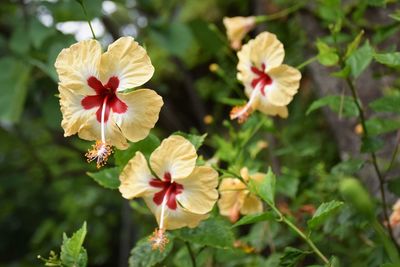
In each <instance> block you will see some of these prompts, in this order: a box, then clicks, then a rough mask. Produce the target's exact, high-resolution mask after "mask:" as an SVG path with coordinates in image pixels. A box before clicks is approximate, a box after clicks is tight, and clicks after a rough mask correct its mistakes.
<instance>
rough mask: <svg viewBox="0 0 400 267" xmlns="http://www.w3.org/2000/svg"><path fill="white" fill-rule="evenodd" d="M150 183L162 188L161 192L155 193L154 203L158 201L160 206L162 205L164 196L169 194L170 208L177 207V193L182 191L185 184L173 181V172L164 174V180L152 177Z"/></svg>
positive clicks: (168, 203)
mask: <svg viewBox="0 0 400 267" xmlns="http://www.w3.org/2000/svg"><path fill="white" fill-rule="evenodd" d="M149 184H150V185H151V186H153V187H157V188H161V191H160V192H158V193H156V194H154V197H153V201H154V203H156V204H157V205H158V206H159V205H161V204H162V202H163V200H164V196H167V206H168V208H170V209H171V210H175V209H176V207H177V203H176V195H178V194H180V193H182V191H183V185H181V184H178V183H176V182H172V183H171V174H170V173H169V172H166V173H165V174H164V179H163V180H160V179H156V178H153V179H151V181H150V182H149Z"/></svg>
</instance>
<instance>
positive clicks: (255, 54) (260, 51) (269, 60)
mask: <svg viewBox="0 0 400 267" xmlns="http://www.w3.org/2000/svg"><path fill="white" fill-rule="evenodd" d="M284 57H285V50H284V49H283V44H282V43H281V42H280V41H279V40H278V38H277V37H276V35H275V34H272V33H270V32H263V33H260V34H259V35H257V37H256V38H255V39H254V42H252V44H251V51H250V60H251V62H252V63H253V66H255V67H256V68H258V69H261V67H262V64H265V71H266V72H268V71H269V70H270V69H272V68H275V67H278V66H279V65H281V64H282V62H283V58H284Z"/></svg>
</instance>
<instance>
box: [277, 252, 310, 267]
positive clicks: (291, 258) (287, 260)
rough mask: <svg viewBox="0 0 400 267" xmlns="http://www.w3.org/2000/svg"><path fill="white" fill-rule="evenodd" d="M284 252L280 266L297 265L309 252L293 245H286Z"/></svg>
mask: <svg viewBox="0 0 400 267" xmlns="http://www.w3.org/2000/svg"><path fill="white" fill-rule="evenodd" d="M283 253H284V254H283V256H282V257H281V258H280V261H279V267H295V266H297V263H298V262H299V261H301V260H302V259H303V258H304V257H305V255H306V254H308V253H307V252H305V251H302V250H300V249H297V248H292V247H286V248H285V250H284V251H283Z"/></svg>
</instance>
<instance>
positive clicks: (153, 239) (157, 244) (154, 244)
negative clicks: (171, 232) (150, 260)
mask: <svg viewBox="0 0 400 267" xmlns="http://www.w3.org/2000/svg"><path fill="white" fill-rule="evenodd" d="M149 242H150V244H151V248H152V249H153V250H156V249H158V250H159V251H160V252H162V251H164V249H165V246H166V245H167V244H168V242H169V239H168V237H167V235H166V234H165V230H164V229H158V228H156V229H155V230H154V232H153V234H152V235H151V236H150V237H149Z"/></svg>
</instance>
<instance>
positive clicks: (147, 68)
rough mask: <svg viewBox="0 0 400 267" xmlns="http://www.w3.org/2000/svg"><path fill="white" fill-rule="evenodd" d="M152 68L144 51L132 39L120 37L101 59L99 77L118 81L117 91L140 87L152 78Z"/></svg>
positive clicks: (105, 80) (104, 79) (103, 79)
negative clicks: (114, 77) (114, 78)
mask: <svg viewBox="0 0 400 267" xmlns="http://www.w3.org/2000/svg"><path fill="white" fill-rule="evenodd" d="M153 73H154V67H153V65H152V64H151V61H150V58H149V56H148V55H147V52H146V50H145V49H144V48H143V47H141V46H140V45H139V44H138V43H137V42H135V40H134V39H133V38H132V37H121V38H119V39H118V40H117V41H115V42H114V43H112V44H111V45H110V46H109V47H108V49H107V52H105V53H104V54H103V55H102V57H101V69H100V77H101V80H102V82H103V83H105V82H107V81H108V79H109V78H110V77H113V76H116V77H118V79H119V86H118V91H121V90H125V89H129V88H134V87H137V86H140V85H142V84H144V83H145V82H147V81H148V80H150V78H151V77H152V76H153Z"/></svg>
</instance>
